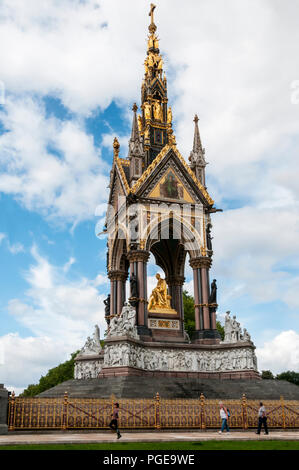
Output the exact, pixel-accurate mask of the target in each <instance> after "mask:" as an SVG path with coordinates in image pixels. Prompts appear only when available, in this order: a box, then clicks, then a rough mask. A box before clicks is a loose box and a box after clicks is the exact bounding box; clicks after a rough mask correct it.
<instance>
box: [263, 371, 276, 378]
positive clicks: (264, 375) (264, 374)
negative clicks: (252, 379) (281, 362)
mask: <svg viewBox="0 0 299 470" xmlns="http://www.w3.org/2000/svg"><path fill="white" fill-rule="evenodd" d="M262 379H266V380H272V379H274V375H273V374H272V372H271V370H262Z"/></svg>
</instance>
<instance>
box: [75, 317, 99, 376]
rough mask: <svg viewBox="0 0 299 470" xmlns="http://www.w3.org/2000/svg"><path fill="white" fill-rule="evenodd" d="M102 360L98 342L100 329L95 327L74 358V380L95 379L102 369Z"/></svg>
mask: <svg viewBox="0 0 299 470" xmlns="http://www.w3.org/2000/svg"><path fill="white" fill-rule="evenodd" d="M101 353H102V354H101ZM96 356H98V357H96ZM103 359H104V358H103V350H102V346H101V342H100V329H99V327H98V325H95V327H94V333H93V335H92V337H90V336H88V337H87V340H86V341H85V344H84V346H83V348H82V349H81V351H80V352H79V354H77V356H76V358H75V369H74V378H75V379H95V378H97V377H98V376H99V373H100V372H101V370H102V367H103Z"/></svg>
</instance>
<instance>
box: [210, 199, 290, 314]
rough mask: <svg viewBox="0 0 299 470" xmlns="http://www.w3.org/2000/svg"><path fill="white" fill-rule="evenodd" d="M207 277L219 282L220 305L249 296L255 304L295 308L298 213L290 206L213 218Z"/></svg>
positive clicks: (259, 209)
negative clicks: (211, 255)
mask: <svg viewBox="0 0 299 470" xmlns="http://www.w3.org/2000/svg"><path fill="white" fill-rule="evenodd" d="M213 225H214V227H213V232H214V237H215V239H214V240H213V250H214V265H213V272H215V273H217V276H220V277H221V278H222V279H223V281H225V283H226V286H225V289H227V292H223V291H222V295H223V296H225V297H226V300H227V299H228V298H229V297H230V298H236V297H241V296H242V295H245V294H250V296H251V298H252V299H253V300H254V301H255V302H271V301H275V300H281V301H283V302H284V303H285V304H286V305H288V306H289V307H293V308H294V307H297V308H298V307H299V303H298V299H297V298H296V296H295V295H293V293H294V292H296V290H297V289H298V286H299V284H298V282H299V277H298V276H296V275H294V270H295V271H298V269H299V256H298V253H299V212H298V209H297V207H296V206H293V207H287V208H280V209H271V208H254V207H243V208H240V209H236V210H230V211H225V212H223V213H222V214H215V215H214V216H213Z"/></svg>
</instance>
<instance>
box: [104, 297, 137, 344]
mask: <svg viewBox="0 0 299 470" xmlns="http://www.w3.org/2000/svg"><path fill="white" fill-rule="evenodd" d="M112 336H127V337H130V338H134V339H138V338H139V336H138V333H137V327H136V309H135V307H132V305H130V304H129V303H125V304H124V306H123V308H122V311H121V314H120V315H119V316H118V315H116V316H115V317H113V318H112V319H111V321H110V325H109V329H108V333H107V337H108V338H109V337H112Z"/></svg>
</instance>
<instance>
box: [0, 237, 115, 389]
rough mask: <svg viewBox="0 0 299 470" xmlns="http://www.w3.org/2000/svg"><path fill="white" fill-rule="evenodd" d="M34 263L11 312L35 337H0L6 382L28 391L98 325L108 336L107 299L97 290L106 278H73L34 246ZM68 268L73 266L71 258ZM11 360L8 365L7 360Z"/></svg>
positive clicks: (3, 378) (14, 335) (13, 300)
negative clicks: (24, 287)
mask: <svg viewBox="0 0 299 470" xmlns="http://www.w3.org/2000/svg"><path fill="white" fill-rule="evenodd" d="M31 253H32V256H33V258H34V264H32V266H30V268H29V269H28V271H27V272H26V273H25V278H26V280H27V282H28V284H29V289H28V290H27V291H26V292H25V294H26V298H27V299H26V300H25V301H24V300H20V299H17V298H16V299H12V300H10V302H9V304H8V311H9V313H10V314H11V315H13V316H14V317H15V319H16V320H17V321H18V322H19V323H20V324H22V325H23V326H25V327H26V328H27V329H29V330H30V331H32V336H30V337H26V338H21V337H20V336H19V334H18V333H11V334H8V335H5V336H2V337H1V338H0V347H1V346H2V351H4V365H2V366H1V376H2V380H3V381H4V382H5V383H6V384H11V386H13V387H26V386H27V385H28V384H29V383H33V382H36V381H38V380H39V377H40V374H42V373H43V374H45V373H46V372H47V371H48V368H49V367H54V366H56V365H57V364H59V363H60V362H62V361H64V360H66V359H68V357H69V355H70V354H71V353H72V352H74V351H76V350H77V349H80V348H81V347H83V345H84V342H85V340H86V337H87V336H88V335H89V336H90V335H91V334H92V332H93V330H94V325H95V324H98V325H99V327H100V332H101V336H102V337H103V336H104V331H105V329H106V323H105V320H104V304H103V300H104V297H106V296H104V295H103V294H99V293H98V289H97V287H99V286H103V285H104V284H105V283H107V277H106V276H104V275H101V274H100V275H98V276H97V278H96V279H87V278H85V277H81V278H79V279H77V280H70V279H69V278H68V277H67V276H68V274H69V270H66V269H65V266H66V265H64V266H62V267H59V266H54V265H52V264H50V263H49V261H48V260H47V259H46V258H44V257H43V256H41V255H40V253H39V252H38V250H37V248H36V247H35V246H34V247H33V248H32V250H31ZM68 264H69V268H70V267H71V265H72V264H73V259H72V258H71V259H70V260H69V262H68ZM8 357H9V361H8Z"/></svg>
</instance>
